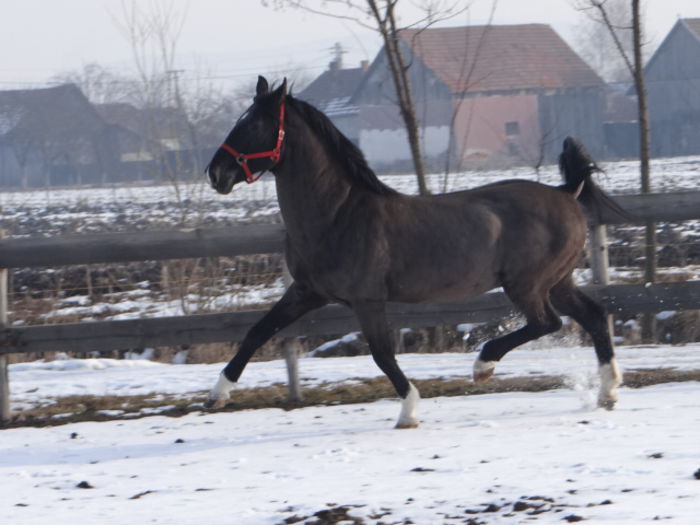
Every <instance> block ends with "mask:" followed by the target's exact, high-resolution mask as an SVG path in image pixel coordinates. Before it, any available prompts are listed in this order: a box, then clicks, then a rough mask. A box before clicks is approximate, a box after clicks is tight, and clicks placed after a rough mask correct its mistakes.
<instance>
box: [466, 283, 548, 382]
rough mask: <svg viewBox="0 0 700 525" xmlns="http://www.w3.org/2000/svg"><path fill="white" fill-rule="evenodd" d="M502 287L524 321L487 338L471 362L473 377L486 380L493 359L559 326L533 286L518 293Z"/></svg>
mask: <svg viewBox="0 0 700 525" xmlns="http://www.w3.org/2000/svg"><path fill="white" fill-rule="evenodd" d="M504 290H505V292H506V294H507V295H508V297H509V298H510V300H511V301H512V302H513V304H514V305H515V306H517V307H518V308H519V309H520V310H521V311H522V312H523V313H524V314H525V319H526V321H527V324H526V325H525V326H523V327H522V328H519V329H518V330H515V331H514V332H511V333H509V334H506V335H504V336H501V337H497V338H496V339H491V340H490V341H487V342H486V343H485V344H484V345H483V346H482V348H481V351H480V352H479V357H478V358H477V360H476V361H475V362H474V381H486V380H487V379H489V378H490V377H491V376H492V375H493V372H494V369H495V368H496V363H497V362H498V361H500V360H501V358H502V357H503V356H504V355H506V354H507V353H508V352H510V351H511V350H512V349H513V348H515V347H516V346H520V345H522V344H524V343H527V342H528V341H532V340H533V339H537V338H539V337H542V336H543V335H546V334H550V333H552V332H556V331H557V330H559V329H560V328H561V324H562V323H561V319H559V316H558V315H557V314H556V312H555V311H554V309H553V308H552V305H551V304H550V303H549V298H548V297H547V294H546V293H545V294H543V293H540V292H536V291H533V290H530V291H526V292H524V293H520V292H519V291H518V290H513V289H509V288H507V287H505V286H504Z"/></svg>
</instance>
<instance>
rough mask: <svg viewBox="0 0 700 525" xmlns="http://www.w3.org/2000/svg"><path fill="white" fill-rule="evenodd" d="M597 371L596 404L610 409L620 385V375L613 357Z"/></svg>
mask: <svg viewBox="0 0 700 525" xmlns="http://www.w3.org/2000/svg"><path fill="white" fill-rule="evenodd" d="M598 371H599V373H600V394H599V397H598V404H599V405H601V406H604V407H606V408H607V407H608V406H609V407H610V408H612V405H614V404H615V402H616V401H617V392H616V390H617V387H618V386H620V384H621V383H622V375H620V369H619V368H618V366H617V361H616V360H615V358H614V357H613V358H612V359H611V360H610V362H609V363H606V364H604V365H600V368H599V369H598Z"/></svg>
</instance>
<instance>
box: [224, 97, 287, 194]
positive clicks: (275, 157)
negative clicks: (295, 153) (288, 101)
mask: <svg viewBox="0 0 700 525" xmlns="http://www.w3.org/2000/svg"><path fill="white" fill-rule="evenodd" d="M283 142H284V102H282V103H281V104H280V124H279V128H278V130H277V144H276V145H275V148H274V149H272V150H270V151H262V152H260V153H239V152H238V151H236V150H235V149H233V148H232V147H231V146H229V145H228V144H226V143H224V144H222V145H221V146H219V149H222V150H224V151H227V152H229V153H230V154H231V155H233V158H234V159H236V162H237V163H238V165H239V166H240V167H241V168H243V172H244V173H245V180H246V182H247V183H248V184H251V183H253V182H255V181H256V180H258V179H259V178H260V177H262V176H263V173H265V172H264V171H263V172H260V174H259V175H258V176H257V177H255V176H254V175H253V173H252V172H251V171H250V168H249V167H248V161H249V160H251V159H264V158H269V159H270V160H271V161H272V162H273V164H272V166H270V168H272V167H274V165H275V164H277V163H278V162H279V161H280V156H281V155H282V143H283ZM270 168H268V169H270ZM266 171H267V170H266Z"/></svg>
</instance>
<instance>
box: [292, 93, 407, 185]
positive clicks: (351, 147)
mask: <svg viewBox="0 0 700 525" xmlns="http://www.w3.org/2000/svg"><path fill="white" fill-rule="evenodd" d="M286 100H287V104H288V105H289V106H290V107H291V108H293V109H294V110H295V111H296V112H297V113H299V114H300V115H301V116H302V118H303V119H304V122H306V124H307V125H308V126H309V127H310V128H311V129H312V130H313V132H314V133H315V134H316V136H317V137H318V138H320V139H322V140H323V141H324V142H325V144H326V146H327V147H328V151H329V153H330V154H331V155H333V158H334V160H335V161H336V162H337V163H338V164H340V165H342V167H343V169H341V170H340V171H341V172H342V174H343V176H344V177H345V179H346V180H347V182H348V183H350V184H352V185H359V186H362V187H363V188H365V189H367V190H370V191H372V192H373V193H376V194H378V195H398V194H399V192H398V191H396V190H395V189H393V188H391V187H389V186H387V185H386V184H384V183H383V182H382V181H381V180H379V178H378V177H377V175H376V174H375V173H374V171H372V169H371V168H370V167H369V165H368V164H367V160H366V159H365V156H364V154H363V153H362V151H361V150H360V148H358V147H357V146H355V144H353V143H352V142H351V141H350V140H349V139H348V138H347V137H346V136H345V135H343V134H342V133H341V132H340V130H338V128H336V127H335V125H334V124H333V123H332V122H331V120H330V119H329V118H328V117H327V116H326V115H325V114H324V113H322V112H321V111H319V110H318V109H316V108H315V107H313V106H312V105H311V104H309V103H308V102H304V101H303V100H299V99H297V98H294V97H292V96H291V95H287V99H286Z"/></svg>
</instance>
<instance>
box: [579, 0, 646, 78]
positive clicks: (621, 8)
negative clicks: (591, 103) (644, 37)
mask: <svg viewBox="0 0 700 525" xmlns="http://www.w3.org/2000/svg"><path fill="white" fill-rule="evenodd" d="M574 5H575V6H576V7H577V8H578V9H579V10H581V12H582V13H584V15H585V16H586V19H585V21H584V22H583V23H580V24H578V25H577V33H576V36H575V37H574V42H573V44H574V47H575V48H576V51H577V52H578V54H579V55H580V56H581V58H583V59H584V60H585V61H586V62H587V63H588V65H589V66H591V67H592V68H593V69H594V70H595V71H596V72H597V73H598V74H599V75H600V76H601V77H602V78H603V79H605V80H606V81H607V82H629V81H630V79H631V73H630V71H629V67H628V65H627V63H626V61H625V56H624V55H626V56H628V57H631V56H633V54H634V50H633V47H634V41H633V35H632V25H631V20H632V11H631V7H632V6H631V4H630V2H629V0H606V2H605V6H604V10H605V13H606V16H607V19H608V22H607V23H606V21H605V18H604V17H603V16H602V13H601V11H600V10H599V9H598V8H596V7H594V6H591V5H590V2H589V1H588V0H583V1H582V0H576V2H575V4H574ZM608 26H611V27H612V28H613V29H614V31H615V34H616V37H614V36H613V35H612V33H611V31H610V29H609V27H608ZM616 38H617V40H618V41H619V44H618V43H617V42H616V41H615V39H616ZM618 45H619V46H621V48H622V50H623V51H624V55H623V54H621V53H620V52H619V51H618Z"/></svg>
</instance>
